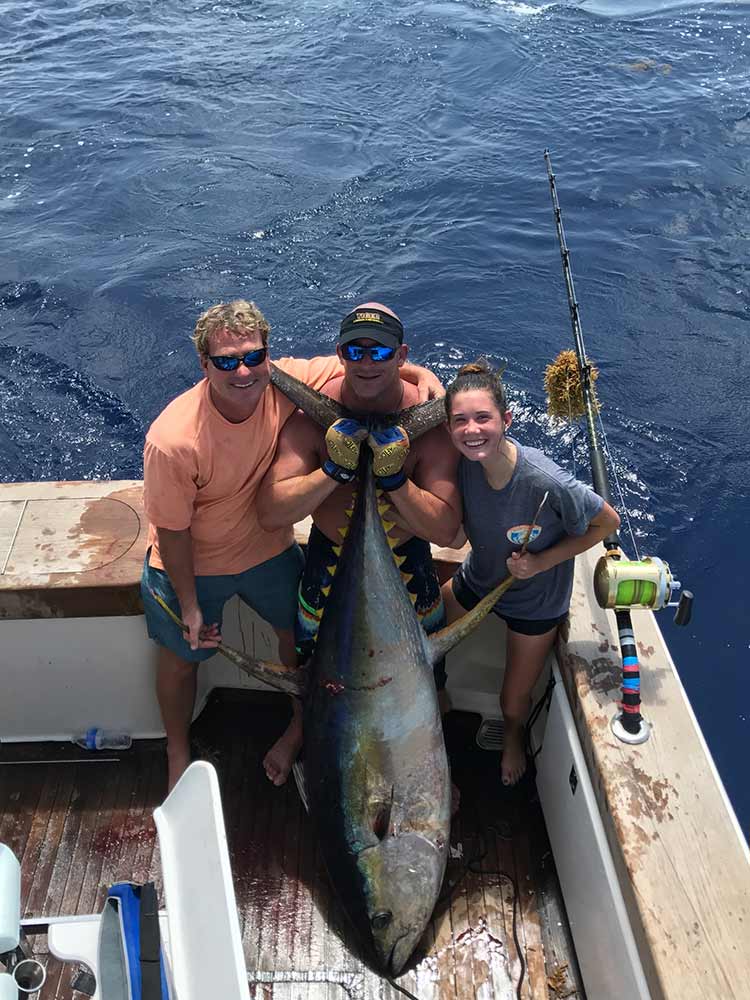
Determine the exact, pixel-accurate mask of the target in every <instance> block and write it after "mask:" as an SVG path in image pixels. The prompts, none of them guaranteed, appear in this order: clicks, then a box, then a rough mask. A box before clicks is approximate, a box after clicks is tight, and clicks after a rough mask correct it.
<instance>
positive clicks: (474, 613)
mask: <svg viewBox="0 0 750 1000" xmlns="http://www.w3.org/2000/svg"><path fill="white" fill-rule="evenodd" d="M514 580H515V577H513V576H506V578H505V579H504V580H503V582H502V583H499V584H498V585H497V587H495V589H494V590H491V591H490V592H489V594H487V596H486V597H483V598H482V600H481V601H480V602H479V604H477V605H476V606H475V607H473V608H472V610H471V611H467V612H466V614H465V615H464V616H463V618H459V619H458V621H456V622H453V624H452V625H448V626H446V627H445V628H442V629H440V631H439V632H433V633H432V635H430V636H427V637H426V642H427V646H428V648H429V650H430V654H431V656H432V662H433V663H437V661H438V660H439V659H440V658H441V657H443V656H445V654H446V653H449V652H450V651H451V650H452V649H453V647H454V646H456V645H457V644H458V643H459V642H460V641H461V640H462V639H465V638H466V636H467V635H469V633H471V632H473V631H474V629H475V628H476V627H477V625H478V624H479V623H480V622H481V621H482V620H483V619H484V618H486V617H487V615H488V614H489V613H490V611H492V609H493V607H494V606H495V605H496V604H497V602H498V601H499V600H500V598H501V597H502V596H503V594H504V593H505V591H506V590H507V589H508V587H510V585H511V584H512V583H513V581H514Z"/></svg>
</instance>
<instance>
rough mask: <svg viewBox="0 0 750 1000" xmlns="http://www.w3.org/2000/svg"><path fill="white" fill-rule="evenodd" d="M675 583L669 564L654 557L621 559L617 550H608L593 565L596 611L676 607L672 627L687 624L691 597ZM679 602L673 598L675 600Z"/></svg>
mask: <svg viewBox="0 0 750 1000" xmlns="http://www.w3.org/2000/svg"><path fill="white" fill-rule="evenodd" d="M681 590H682V584H681V583H680V581H679V580H675V578H674V576H673V575H672V571H671V570H670V568H669V563H666V562H664V561H663V560H662V559H657V557H656V556H645V557H644V558H643V559H639V560H631V559H623V558H622V556H621V553H620V550H619V549H610V550H609V551H608V552H607V554H606V555H603V556H602V557H601V559H600V560H599V561H598V562H597V564H596V569H595V570H594V593H595V595H596V601H597V604H598V605H599V607H600V608H613V609H614V610H616V611H623V610H629V609H630V608H649V609H650V610H651V611H660V610H661V609H662V608H677V611H676V612H675V616H674V622H675V625H687V624H688V623H689V621H690V618H691V615H692V611H693V595H692V593H691V591H689V590H683V591H682V594H680V591H681ZM678 595H679V600H677V599H673V598H677V597H678Z"/></svg>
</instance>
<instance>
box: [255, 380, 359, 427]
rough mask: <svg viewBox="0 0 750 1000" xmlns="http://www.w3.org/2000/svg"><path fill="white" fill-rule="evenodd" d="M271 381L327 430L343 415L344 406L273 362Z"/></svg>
mask: <svg viewBox="0 0 750 1000" xmlns="http://www.w3.org/2000/svg"><path fill="white" fill-rule="evenodd" d="M271 383H272V384H273V385H275V386H276V388H277V389H278V390H279V392H283V393H284V395H285V396H286V397H287V399H290V400H291V401H292V402H293V403H294V405H295V406H297V407H299V409H300V410H302V412H303V413H306V414H307V416H308V417H310V418H311V419H312V420H314V421H315V423H316V424H320V426H321V427H322V428H323V429H324V430H328V428H329V427H330V426H331V424H332V423H333V422H334V421H335V420H338V419H339V417H343V416H344V413H345V411H344V408H343V407H342V406H341V405H340V404H339V403H337V402H336V401H335V400H333V399H330V398H329V397H328V396H324V395H323V394H322V393H321V392H318V391H317V390H316V389H311V388H310V386H309V385H305V383H304V382H300V380H299V379H298V378H294V376H293V375H288V374H287V373H286V372H283V371H282V370H281V369H280V368H277V367H276V365H274V364H272V365H271Z"/></svg>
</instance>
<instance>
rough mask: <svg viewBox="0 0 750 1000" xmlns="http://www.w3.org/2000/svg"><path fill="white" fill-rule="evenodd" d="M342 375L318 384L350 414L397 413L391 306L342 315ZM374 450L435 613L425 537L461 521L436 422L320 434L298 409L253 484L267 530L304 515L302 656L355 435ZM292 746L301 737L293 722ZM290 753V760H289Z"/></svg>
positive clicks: (437, 619)
mask: <svg viewBox="0 0 750 1000" xmlns="http://www.w3.org/2000/svg"><path fill="white" fill-rule="evenodd" d="M336 351H337V354H338V356H339V358H340V360H341V362H342V364H343V366H344V375H343V377H336V378H333V379H331V380H330V381H329V382H327V383H326V385H325V386H324V388H323V389H322V392H323V393H324V394H326V395H328V396H330V397H331V398H332V399H335V400H337V401H338V402H340V403H342V405H343V406H344V407H346V409H347V410H348V411H349V412H350V413H353V414H357V413H361V414H372V413H398V412H399V411H401V410H404V409H407V408H408V407H410V406H413V405H414V404H415V403H417V402H418V396H417V392H416V390H415V388H414V387H413V386H412V385H410V384H409V383H407V382H404V381H403V380H402V379H401V378H400V375H399V368H400V367H401V366H402V365H403V364H404V362H405V361H406V357H407V354H408V348H407V346H406V344H405V343H404V329H403V326H402V324H401V321H400V320H399V318H398V316H397V315H396V314H395V313H394V312H393V311H392V310H391V309H389V308H388V307H387V306H384V305H382V304H381V303H379V302H366V303H364V304H363V305H361V306H357V307H356V308H355V309H353V310H352V311H351V312H350V313H349V314H348V315H347V316H345V317H344V320H343V321H342V323H341V328H340V333H339V338H338V342H337V347H336ZM365 439H368V445H369V447H371V448H372V451H373V470H374V472H375V475H376V484H377V486H378V488H379V489H380V490H382V491H383V494H382V498H383V500H384V501H385V502H387V503H388V505H389V506H390V510H388V511H386V513H385V514H384V520H388V521H391V522H394V524H395V527H394V528H393V529H391V530H390V537H391V538H392V539H396V540H397V541H398V544H397V545H396V547H395V548H394V554H395V555H396V556H397V557H401V558H400V560H399V561H400V568H401V571H402V573H403V574H405V576H406V577H407V578H409V577H410V579H409V582H408V585H407V586H408V590H409V591H410V592H411V593H412V594H414V595H415V603H414V607H415V610H416V612H417V614H418V615H419V617H420V620H421V622H422V625H423V627H424V628H425V631H427V632H432V631H435V630H436V629H437V628H440V627H441V626H442V625H443V623H444V609H443V604H442V599H441V597H440V587H439V583H438V580H437V575H436V573H435V568H434V566H433V563H432V556H431V554H430V545H429V543H430V542H431V541H432V542H436V543H437V544H439V545H446V546H447V545H450V544H451V542H452V541H453V540H454V539H455V537H456V534H457V532H458V529H459V526H460V523H461V501H460V496H459V491H458V486H457V482H456V468H457V462H458V457H457V452H456V451H455V449H454V448H453V447H452V446H451V443H450V438H449V437H448V434H447V431H446V429H445V426H444V425H441V426H440V427H436V428H435V429H434V430H431V431H429V432H428V433H426V434H424V435H423V436H422V437H420V438H419V440H418V441H415V442H414V445H413V446H411V445H410V442H409V439H408V436H407V434H406V432H405V431H404V430H403V429H402V428H400V427H389V428H388V429H387V430H384V431H380V432H374V433H370V434H369V435H368V432H367V430H366V429H365V428H364V427H363V426H362V425H361V424H360V423H359V422H358V421H357V420H356V419H350V418H344V419H341V420H337V421H336V422H335V423H334V424H333V425H332V426H331V427H329V429H328V431H327V432H326V433H325V434H324V433H323V431H322V429H321V428H320V427H319V426H318V425H317V424H315V423H313V421H312V420H310V419H309V418H308V417H306V416H305V415H304V414H302V413H297V414H295V415H294V416H293V417H292V418H291V419H290V420H289V421H288V422H287V423H286V425H285V426H284V429H283V431H282V433H281V435H280V437H279V444H278V449H277V452H276V457H275V459H274V461H273V464H272V465H271V467H270V469H269V470H268V473H267V474H266V477H265V479H264V481H263V484H262V486H261V489H260V491H259V494H258V515H259V518H260V522H261V525H262V526H263V528H264V529H265V530H267V531H270V530H273V529H275V528H277V527H280V526H281V525H287V524H291V523H294V522H297V521H301V520H302V519H303V518H305V517H307V515H308V514H312V516H313V522H314V523H313V528H312V530H311V532H310V538H309V542H308V550H307V562H306V565H305V571H304V574H303V577H302V581H301V583H300V595H299V607H298V618H297V628H296V630H295V631H296V638H297V650H298V653H299V655H300V658H301V661H302V662H304V661H305V660H306V659H307V658H309V656H310V654H311V653H312V646H313V642H314V637H315V634H316V633H317V628H318V624H319V622H320V618H321V616H322V613H323V603H324V600H325V597H324V594H325V593H327V591H328V588H329V586H330V584H331V576H330V573H329V572H328V568H329V567H331V566H332V565H334V564H335V562H336V558H337V557H336V553H335V551H334V546H337V543H339V542H340V540H341V536H340V534H339V529H340V528H341V527H343V526H344V524H345V523H346V513H345V512H346V510H347V509H350V508H351V506H352V485H351V483H352V481H353V480H354V479H355V477H356V470H357V465H358V460H359V448H360V444H361V442H362V441H363V440H365ZM435 680H436V684H437V686H438V688H439V689H440V688H442V687H444V686H445V672H444V669H443V668H442V664H441V665H440V667H439V668H436V671H435ZM298 736H299V741H298V745H297V746H296V749H294V742H295V741H289V743H288V745H289V746H290V752H292V753H293V754H294V756H296V753H297V752H298V750H299V747H300V746H301V742H302V731H301V724H300V727H299V734H298ZM294 756H293V757H292V758H291V759H290V760H289V766H290V767H291V764H292V763H293V760H294Z"/></svg>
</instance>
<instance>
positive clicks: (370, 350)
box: [341, 344, 396, 361]
mask: <svg viewBox="0 0 750 1000" xmlns="http://www.w3.org/2000/svg"><path fill="white" fill-rule="evenodd" d="M341 353H342V354H343V355H344V357H345V358H346V360H347V361H361V360H362V358H363V357H364V356H365V354H369V355H370V360H371V361H390V360H391V358H392V357H393V355H394V354H395V353H396V348H395V347H384V346H383V344H374V345H373V346H372V347H361V346H360V345H359V344H342V345H341Z"/></svg>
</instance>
